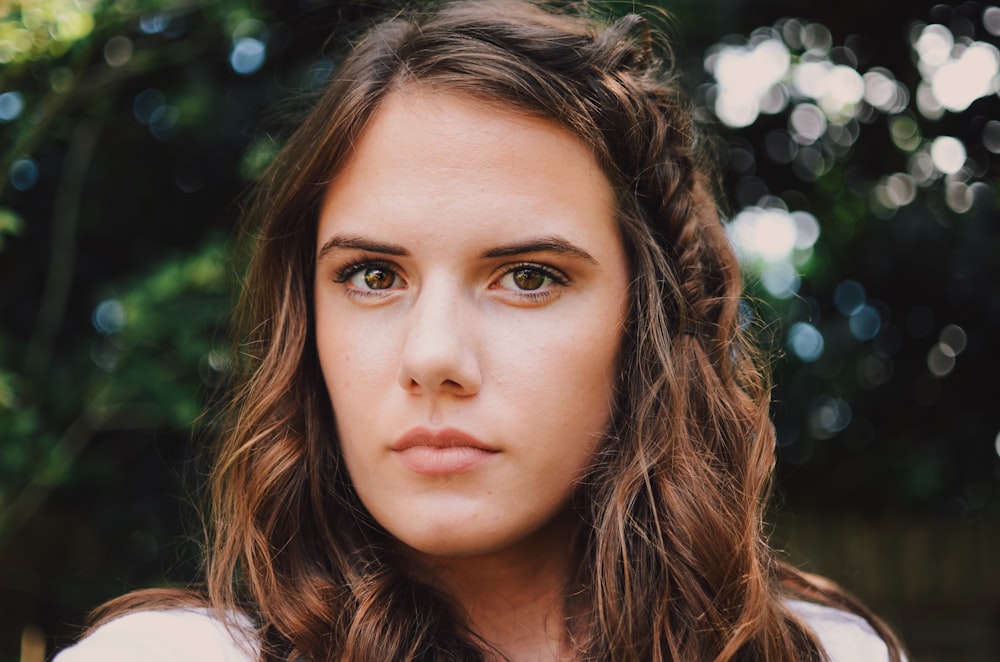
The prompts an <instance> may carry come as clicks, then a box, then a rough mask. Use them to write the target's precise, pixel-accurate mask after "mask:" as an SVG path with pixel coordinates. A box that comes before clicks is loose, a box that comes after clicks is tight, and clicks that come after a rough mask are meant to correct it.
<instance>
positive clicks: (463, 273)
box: [314, 88, 629, 660]
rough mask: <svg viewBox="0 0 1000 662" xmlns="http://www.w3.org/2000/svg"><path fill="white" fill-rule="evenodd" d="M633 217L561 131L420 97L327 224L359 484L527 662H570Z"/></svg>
mask: <svg viewBox="0 0 1000 662" xmlns="http://www.w3.org/2000/svg"><path fill="white" fill-rule="evenodd" d="M614 199H615V198H614V193H613V190H612V188H611V185H610V183H609V181H608V179H607V177H606V176H605V175H604V173H603V172H602V170H601V168H600V166H599V165H598V163H597V162H596V160H595V159H594V157H593V155H592V154H591V153H590V151H589V150H588V148H587V147H586V145H584V144H583V143H582V142H581V141H580V140H579V139H577V138H576V137H574V136H573V135H572V134H570V133H568V132H566V131H565V130H563V129H561V128H560V127H558V126H557V125H556V124H554V123H551V122H548V121H545V120H542V119H538V118H533V117H528V116H525V115H522V114H515V113H511V112H509V111H506V110H501V109H498V108H497V107H496V106H495V105H487V104H486V103H484V102H482V101H478V100H475V99H472V98H469V97H463V96H458V95H455V94H451V93H447V92H445V93H442V92H440V91H434V92H433V93H432V92H430V91H427V90H421V89H412V88H408V89H404V90H402V91H397V92H394V93H392V94H391V95H390V96H389V97H388V98H387V99H386V100H385V102H384V104H383V105H382V107H381V108H380V109H379V110H378V111H377V112H376V114H375V115H374V117H373V118H372V120H371V123H370V125H369V126H368V128H367V129H366V130H365V132H364V133H363V134H362V136H361V139H360V141H359V143H358V145H357V147H356V149H355V151H354V153H353V155H352V157H351V158H350V159H349V161H348V163H347V165H346V167H345V168H344V169H343V170H342V171H341V172H339V173H338V174H337V176H336V177H335V178H334V179H333V181H332V182H331V184H330V185H329V188H328V190H327V193H326V196H325V199H324V203H323V206H322V210H321V213H320V219H319V226H318V233H317V246H318V250H317V269H316V281H315V292H314V296H315V310H316V338H317V346H318V351H319V359H320V365H321V368H322V372H323V377H324V380H325V383H326V386H327V389H328V392H329V395H330V398H331V401H332V404H333V408H334V411H335V412H336V414H335V415H336V428H337V432H338V436H339V443H340V447H341V451H342V453H343V457H344V460H345V462H346V466H347V469H348V472H349V474H350V476H351V480H352V483H353V485H354V487H355V489H356V490H357V492H358V495H359V496H360V498H361V500H362V502H363V503H364V505H365V506H366V508H368V510H369V511H370V512H371V514H372V515H373V516H374V517H375V519H376V520H377V521H378V522H379V523H380V524H381V525H382V526H383V527H384V528H385V529H386V530H387V531H388V532H389V533H390V534H391V535H392V536H394V537H395V538H396V539H397V540H398V541H400V542H401V543H402V545H403V548H404V550H405V551H406V553H407V554H409V556H410V558H412V559H413V561H414V565H415V567H417V568H418V569H419V571H421V572H423V573H425V575H427V576H428V578H429V579H430V580H431V581H434V582H436V583H438V584H439V585H441V586H442V587H443V588H445V589H446V590H447V591H449V592H450V593H451V594H452V595H453V596H455V598H456V600H457V601H458V602H459V604H461V605H462V606H463V607H464V608H465V609H466V611H467V612H468V614H469V618H470V621H471V624H472V626H473V627H474V629H476V631H477V632H479V633H480V634H482V635H484V636H485V637H486V638H487V639H488V640H490V641H491V642H493V643H494V644H495V645H497V646H498V647H499V648H500V649H501V650H503V651H504V653H505V654H506V655H508V656H509V657H511V658H512V659H525V660H528V659H532V660H538V659H559V658H562V657H566V656H569V655H571V651H570V650H569V649H570V648H571V646H570V645H569V644H568V643H567V642H566V641H565V638H566V637H565V634H564V632H565V627H564V626H563V625H562V623H563V622H564V621H563V614H562V613H561V610H562V592H563V588H564V587H565V585H566V582H567V581H568V578H569V576H570V570H571V568H570V566H571V561H570V558H569V554H570V538H571V536H572V534H573V531H574V526H575V521H574V517H573V515H572V514H571V513H569V512H568V503H569V501H570V498H571V495H572V493H573V490H574V487H575V485H576V483H577V481H578V480H579V478H580V477H581V475H582V474H583V472H584V471H585V470H586V468H587V467H588V465H589V463H590V461H591V459H592V457H593V454H594V451H595V449H596V447H597V445H598V444H599V443H600V441H601V439H602V437H603V435H604V432H605V430H606V429H607V425H608V423H609V419H610V415H611V407H612V404H611V403H612V402H613V399H614V396H613V385H614V382H615V376H616V374H617V372H618V370H617V355H618V350H619V346H620V344H621V337H622V325H623V322H624V319H625V316H626V309H627V300H628V282H629V269H628V263H627V259H626V256H625V252H624V249H623V245H622V240H621V237H620V235H619V231H618V228H617V225H616V223H615V211H614ZM414 431H416V432H414ZM456 431H458V432H460V433H462V434H458V433H456ZM407 435H409V436H407ZM435 435H437V436H435ZM442 435H443V437H442ZM462 435H467V437H466V436H462ZM407 438H409V439H411V440H412V439H416V440H417V441H416V442H415V443H416V444H417V449H416V450H415V451H409V450H408V451H406V452H404V451H401V450H400V447H399V443H400V440H401V439H407ZM428 438H430V439H438V440H439V442H433V441H431V442H427V441H426V439H428ZM441 438H444V439H445V440H446V441H445V442H440V439H441ZM456 438H457V440H456ZM469 438H473V439H475V440H477V441H476V442H475V445H476V446H480V447H482V448H465V447H460V448H457V449H456V448H451V449H446V450H443V451H442V449H440V448H435V447H430V448H422V447H421V445H422V444H424V443H430V444H431V445H432V446H433V445H434V443H445V444H447V445H451V444H458V445H459V446H461V445H462V444H465V443H467V442H468V439H469ZM414 458H416V459H414Z"/></svg>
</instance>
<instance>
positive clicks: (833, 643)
mask: <svg viewBox="0 0 1000 662" xmlns="http://www.w3.org/2000/svg"><path fill="white" fill-rule="evenodd" d="M788 604H789V606H790V607H791V608H792V610H793V611H795V613H796V614H798V615H799V616H800V617H801V618H802V619H803V620H804V621H805V622H806V623H808V624H809V626H810V627H811V628H812V629H813V631H814V632H815V633H816V634H817V635H818V636H819V639H820V641H821V642H822V644H823V647H824V648H825V649H826V653H827V655H828V656H829V658H830V662H884V661H885V660H888V659H889V654H888V650H887V648H886V645H885V642H883V641H882V639H880V638H879V637H878V635H877V634H875V632H874V630H872V628H871V626H870V625H868V623H867V622H866V621H865V620H864V619H863V618H861V617H859V616H855V615H854V614H849V613H847V612H843V611H840V610H839V609H834V608H832V607H824V606H821V605H816V604H812V603H809V602H803V601H799V600H790V601H789V603H788ZM242 623H243V624H244V625H245V626H246V625H248V624H247V623H246V621H245V620H243V621H242ZM234 634H235V635H236V639H234ZM245 634H247V636H246V638H244V637H243V636H242V635H241V633H240V632H236V633H231V632H229V631H227V630H226V628H225V627H224V626H223V625H222V623H220V622H219V620H218V619H217V618H216V617H215V615H214V614H213V612H212V611H211V610H208V609H170V610H166V611H140V612H135V613H132V614H126V615H125V616H122V617H120V618H116V619H114V620H113V621H111V622H109V623H106V624H105V625H102V626H101V627H99V628H98V629H97V630H95V631H94V632H93V633H91V634H90V635H89V636H88V637H86V638H85V639H83V640H82V641H80V642H79V643H77V644H76V645H75V646H72V647H71V648H67V649H66V650H64V651H62V652H61V653H59V654H58V655H56V657H55V659H53V661H52V662H134V661H135V660H143V662H254V660H256V656H257V649H256V645H255V644H254V642H253V641H252V638H251V635H249V631H247V633H245Z"/></svg>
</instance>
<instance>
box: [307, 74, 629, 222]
mask: <svg viewBox="0 0 1000 662" xmlns="http://www.w3.org/2000/svg"><path fill="white" fill-rule="evenodd" d="M615 216H616V214H615V196H614V193H613V190H612V187H611V184H610V182H609V181H608V178H607V177H606V175H605V174H604V172H603V170H602V168H601V167H600V165H599V164H598V163H597V160H596V159H595V157H594V156H593V154H592V152H591V151H590V149H589V147H588V146H587V145H586V144H585V143H584V142H583V141H582V140H580V139H579V138H577V137H576V136H575V135H573V134H571V133H570V132H569V131H567V130H566V129H564V128H562V127H561V126H559V125H558V124H556V123H554V122H551V121H548V120H545V119H542V118H539V117H535V116H532V115H528V114H526V113H522V112H514V111H508V110H505V109H503V108H501V107H499V106H498V105H497V104H496V103H489V102H484V101H482V100H480V99H477V98H474V97H471V96H467V95H460V94H454V93H447V92H444V93H442V92H439V91H431V90H426V89H423V88H416V89H404V90H402V91H396V92H393V93H391V94H390V95H389V96H387V97H386V99H385V100H384V101H383V103H382V104H381V106H380V107H379V108H378V110H377V111H376V112H375V113H374V115H373V116H372V118H371V120H370V121H369V123H368V126H367V128H366V129H365V130H364V131H363V132H362V134H361V136H360V138H359V139H358V141H357V144H356V145H355V147H354V149H353V151H352V153H351V155H350V157H349V158H348V159H347V162H346V163H345V165H344V167H343V168H342V169H341V171H340V172H338V173H337V174H336V176H335V177H334V178H333V180H332V181H331V183H330V185H329V187H328V189H327V191H326V195H325V199H324V204H323V211H322V213H321V217H320V234H321V235H322V234H324V232H329V231H330V229H331V227H332V224H334V223H336V224H337V225H339V226H342V225H344V224H348V225H352V226H368V227H371V225H372V224H373V223H375V222H376V221H379V222H389V223H391V224H393V225H395V226H396V229H397V230H399V231H402V230H403V229H405V222H406V221H419V222H420V223H421V224H422V226H423V227H424V228H425V229H426V228H428V227H429V226H433V225H440V226H441V227H442V229H445V226H449V227H448V228H447V229H449V230H451V231H461V230H468V229H469V222H470V221H471V220H473V219H475V220H477V221H478V222H479V223H484V222H487V221H489V222H498V221H504V222H506V223H507V224H509V225H512V226H516V225H519V224H532V223H541V222H542V221H545V222H547V223H551V222H556V221H559V222H560V223H561V224H562V225H567V223H566V221H571V220H573V219H574V218H576V219H577V220H579V221H580V224H582V225H584V226H586V225H587V224H588V223H587V222H590V221H594V222H597V221H599V222H601V223H604V224H606V225H609V226H610V227H609V228H605V229H606V230H607V229H611V230H613V231H614V232H615V234H616V233H617V229H616V227H614V226H615V223H614V218H615ZM585 221H587V222H585ZM351 229H352V230H354V229H355V228H353V227H352V228H351ZM322 239H323V238H322V237H320V240H321V242H322Z"/></svg>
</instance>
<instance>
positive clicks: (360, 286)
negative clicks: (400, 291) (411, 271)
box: [334, 262, 400, 293]
mask: <svg viewBox="0 0 1000 662" xmlns="http://www.w3.org/2000/svg"><path fill="white" fill-rule="evenodd" d="M334 281H335V282H337V283H347V284H349V285H350V286H351V289H352V290H353V291H354V292H356V293H365V292H380V291H384V290H391V289H393V288H394V287H397V288H398V286H399V285H398V284H399V281H400V278H399V275H398V274H397V273H396V270H395V269H393V268H392V266H390V265H388V264H385V263H382V262H355V263H352V264H349V265H347V266H345V267H343V268H342V269H340V270H339V271H338V272H337V275H336V276H335V277H334Z"/></svg>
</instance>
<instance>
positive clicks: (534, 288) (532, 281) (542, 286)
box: [499, 264, 566, 292]
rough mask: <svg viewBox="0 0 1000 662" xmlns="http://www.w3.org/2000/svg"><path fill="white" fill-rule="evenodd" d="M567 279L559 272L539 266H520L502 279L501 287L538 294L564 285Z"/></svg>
mask: <svg viewBox="0 0 1000 662" xmlns="http://www.w3.org/2000/svg"><path fill="white" fill-rule="evenodd" d="M565 283H566V278H565V277H563V276H562V275H561V274H559V273H558V272H557V271H555V270H553V269H550V268H548V267H543V266H542V265H539V264H518V265H515V266H514V267H512V268H511V269H509V270H508V271H507V272H506V273H505V274H504V275H503V276H501V277H500V281H499V285H500V286H501V287H503V288H505V289H508V290H514V291H521V292H538V291H539V290H543V291H544V290H547V289H551V287H552V286H553V285H564V284H565Z"/></svg>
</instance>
